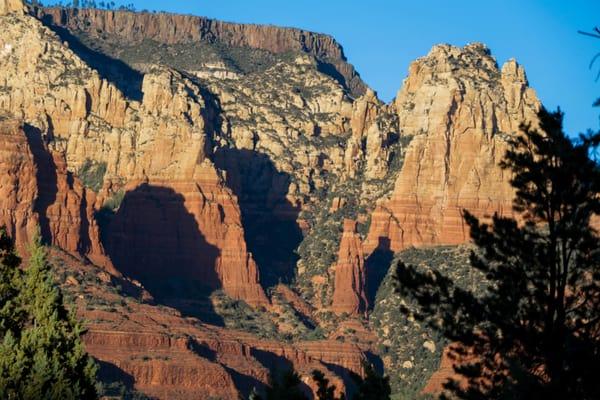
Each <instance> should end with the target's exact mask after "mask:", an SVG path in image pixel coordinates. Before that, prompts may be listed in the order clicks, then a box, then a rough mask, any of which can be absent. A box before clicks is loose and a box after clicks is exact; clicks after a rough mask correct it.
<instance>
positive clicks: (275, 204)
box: [214, 148, 302, 288]
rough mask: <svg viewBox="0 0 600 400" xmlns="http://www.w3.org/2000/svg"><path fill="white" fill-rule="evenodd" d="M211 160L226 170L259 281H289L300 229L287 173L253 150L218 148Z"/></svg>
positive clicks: (294, 264) (265, 282)
mask: <svg viewBox="0 0 600 400" xmlns="http://www.w3.org/2000/svg"><path fill="white" fill-rule="evenodd" d="M214 161H215V164H216V165H217V166H218V167H219V168H220V169H222V170H225V171H227V185H228V186H229V187H230V188H231V189H232V190H233V192H234V193H235V194H236V196H237V197H238V201H239V205H240V209H241V212H242V224H243V226H244V231H245V240H246V243H247V245H248V250H249V251H250V252H251V253H252V255H253V256H254V259H255V260H256V262H257V264H258V266H259V269H260V277H261V284H262V285H263V287H265V288H268V287H272V286H274V285H276V284H277V283H280V282H281V283H289V282H291V281H292V279H293V278H294V276H295V270H296V262H297V261H298V255H297V254H296V249H297V247H298V245H299V244H300V242H301V241H302V231H301V230H300V227H299V226H298V222H297V217H298V213H299V207H297V206H296V205H294V204H292V203H291V202H290V201H289V200H288V198H287V197H286V196H287V192H288V188H289V185H290V176H289V175H288V174H286V173H282V172H279V171H277V169H276V168H275V165H274V164H273V162H272V161H271V160H270V159H269V157H268V156H266V155H265V154H261V153H258V152H256V151H253V150H247V149H234V148H220V149H218V150H217V151H216V153H215V155H214Z"/></svg>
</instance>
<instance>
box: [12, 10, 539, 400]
mask: <svg viewBox="0 0 600 400" xmlns="http://www.w3.org/2000/svg"><path fill="white" fill-rule="evenodd" d="M0 28H1V29H0V115H1V117H0V171H2V175H1V178H0V193H2V194H3V196H2V197H1V199H0V224H1V225H6V226H7V228H8V230H9V233H11V234H12V235H14V236H15V238H16V240H17V244H18V246H19V249H20V251H21V252H23V253H26V244H27V242H28V241H29V239H30V238H31V235H32V234H33V232H34V231H35V229H36V227H37V226H40V228H41V231H42V234H43V237H44V240H45V241H46V243H48V244H49V245H52V246H53V248H54V250H55V256H56V260H55V263H56V264H57V265H60V266H61V267H60V268H58V267H57V270H58V269H59V270H60V272H59V274H58V276H59V278H60V281H61V284H62V285H63V286H64V287H65V288H67V289H68V290H69V291H71V292H72V293H73V296H72V300H73V302H72V303H73V304H72V305H73V306H74V307H77V309H78V310H79V313H80V314H81V316H82V317H85V318H86V319H87V320H88V321H90V331H89V332H90V333H89V334H88V337H87V338H86V343H87V345H88V350H89V351H90V352H91V354H92V355H94V356H95V357H96V358H97V359H99V360H100V361H101V366H102V377H103V380H105V381H106V382H108V383H109V386H110V385H113V386H114V385H117V386H118V385H121V384H123V385H125V386H126V387H127V390H138V391H141V392H143V393H146V394H148V395H151V396H155V397H158V398H194V397H198V398H208V397H207V396H212V397H213V398H214V397H217V398H218V397H221V398H231V396H237V395H238V394H240V395H242V396H247V395H248V394H249V392H250V391H251V390H252V388H253V387H257V388H261V387H263V385H264V384H265V383H266V382H267V381H268V375H269V367H272V366H275V367H282V366H284V365H291V364H293V365H294V366H295V367H296V368H297V369H299V370H300V371H301V372H302V374H303V378H304V381H305V382H306V383H307V387H306V390H307V391H310V385H311V384H312V382H311V380H310V379H309V378H308V375H309V373H310V370H311V368H320V369H322V370H324V371H326V372H327V373H328V374H329V376H330V377H331V379H333V380H334V382H336V383H337V386H338V388H339V389H340V390H343V391H347V392H351V391H352V390H353V388H352V384H351V381H350V379H349V372H350V371H354V372H357V373H362V366H361V364H362V362H363V361H364V360H367V359H368V360H370V361H371V362H373V363H374V364H375V365H376V366H378V367H381V368H385V372H386V373H387V374H389V375H390V376H392V378H393V380H394V389H395V390H396V392H397V393H412V394H415V393H418V392H419V391H420V390H421V389H422V387H424V386H425V383H426V382H427V380H428V378H429V376H430V375H431V374H432V373H433V372H434V369H435V368H436V367H437V363H438V361H439V357H440V354H441V352H440V347H439V343H437V342H436V340H433V338H434V337H435V333H434V332H421V331H418V330H417V331H413V330H411V331H410V332H413V333H414V334H413V333H411V334H410V335H408V336H406V340H404V341H402V343H400V344H398V343H395V342H393V343H392V344H388V343H387V341H389V340H390V339H389V335H390V332H403V330H406V329H409V330H410V329H412V327H411V326H412V325H411V322H410V321H408V322H407V321H405V320H404V319H402V318H401V317H400V314H399V313H395V312H394V307H395V305H396V304H397V301H399V300H398V299H395V298H394V296H395V295H394V294H393V293H392V292H391V291H390V290H389V288H390V278H389V273H388V270H389V267H390V264H391V263H392V261H393V259H394V255H395V254H397V253H398V252H399V251H402V250H404V249H407V248H410V247H412V246H431V245H450V244H452V245H456V244H461V243H464V242H465V241H467V239H468V232H467V229H466V227H465V226H464V225H463V223H462V219H461V217H460V212H461V210H462V209H463V208H468V209H470V210H471V211H472V212H474V213H475V214H477V215H479V216H486V215H488V214H490V213H492V212H495V211H497V212H500V213H509V212H511V209H510V203H511V200H512V196H513V192H512V189H511V188H510V185H509V184H508V180H509V176H507V175H506V172H504V171H502V170H501V169H500V168H499V167H498V165H497V163H498V161H499V160H500V158H501V157H502V155H503V153H504V151H505V149H506V138H507V137H509V136H510V135H514V134H516V132H517V130H518V125H519V124H520V123H521V122H522V121H524V120H531V121H533V122H535V115H536V111H537V109H538V108H539V101H538V100H537V98H536V95H535V92H534V91H533V90H532V89H530V88H529V87H528V84H527V79H526V77H525V72H524V70H523V68H522V67H521V66H519V65H518V64H517V63H516V62H515V61H514V60H511V61H509V62H507V63H506V64H505V65H504V66H502V67H501V68H500V67H499V66H498V65H497V63H496V61H495V60H494V58H493V57H492V56H491V54H490V51H489V50H488V49H487V48H486V47H485V46H483V45H481V44H470V45H467V46H465V47H463V48H458V47H453V46H449V45H439V46H435V47H434V48H433V49H432V50H431V52H430V53H429V54H428V55H427V56H425V57H423V58H421V59H418V60H416V61H415V62H414V63H413V64H412V65H411V67H410V69H409V73H408V77H407V78H406V80H405V81H404V83H403V86H402V88H401V89H400V91H399V92H398V96H397V97H396V99H395V100H394V101H393V102H391V103H390V104H384V103H383V102H381V101H380V100H379V99H378V98H377V96H376V94H375V93H374V92H373V91H372V90H370V89H369V88H367V87H366V85H365V84H364V83H363V82H362V81H361V80H360V78H359V76H358V74H357V73H356V72H355V71H354V69H353V67H352V66H351V65H350V64H349V63H348V62H347V61H346V60H345V57H344V55H343V51H342V48H341V46H340V45H339V44H337V43H336V42H335V41H334V40H333V39H332V38H331V37H329V36H326V35H321V34H315V33H311V32H305V31H301V30H297V29H287V28H286V29H284V28H276V27H264V26H256V25H241V24H231V23H223V22H219V21H214V20H209V19H206V18H201V17H191V16H179V15H170V14H150V13H133V12H128V11H102V10H95V9H82V10H75V9H64V8H31V7H30V8H25V7H24V5H23V3H22V2H21V1H20V0H0ZM401 72H402V71H399V73H401ZM440 251H442V252H443V251H445V250H440ZM402 254H407V253H402ZM408 254H409V255H410V254H412V253H408ZM423 254H424V256H423V257H424V258H423V259H422V260H421V261H422V262H424V263H428V262H429V260H430V259H431V263H435V262H436V261H435V259H436V257H438V256H437V254H438V252H437V251H434V252H430V253H428V252H425V253H423ZM432 265H433V264H432ZM435 265H437V264H435ZM386 276H387V278H386ZM382 282H383V283H382ZM96 306H98V307H96ZM405 328H406V329H405ZM394 335H395V334H394ZM423 335H425V336H423ZM399 336H402V333H399V334H398V335H395V336H394V337H399ZM424 337H426V340H427V343H429V341H431V342H432V343H434V346H435V347H434V348H435V351H430V348H431V345H430V344H427V347H425V348H426V350H427V351H430V353H426V354H427V357H426V360H425V361H424V363H423V364H419V363H418V362H416V361H415V360H413V359H410V358H406V357H418V354H419V352H422V348H423V340H421V339H423V338H424ZM408 338H411V339H410V340H409V339H408ZM412 338H414V342H413V339H412ZM430 338H431V340H430ZM417 350H418V351H417ZM405 362H411V365H413V366H414V369H413V367H410V368H408V367H404V366H403V365H404V363H405ZM407 365H408V364H407ZM423 365H425V367H423ZM408 370H410V371H408ZM415 371H418V373H417V372H415ZM117 381H118V382H121V383H115V382H117ZM216 382H218V383H216ZM199 393H200V394H199ZM190 396H191V397H190Z"/></svg>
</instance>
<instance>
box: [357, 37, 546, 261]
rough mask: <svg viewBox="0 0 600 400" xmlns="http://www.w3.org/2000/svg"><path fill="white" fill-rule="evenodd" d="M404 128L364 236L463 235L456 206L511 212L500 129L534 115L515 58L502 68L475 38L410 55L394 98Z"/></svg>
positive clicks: (405, 242)
mask: <svg viewBox="0 0 600 400" xmlns="http://www.w3.org/2000/svg"><path fill="white" fill-rule="evenodd" d="M395 106H396V112H397V113H398V119H399V121H400V129H401V131H402V134H403V135H410V136H413V139H412V141H411V144H410V146H409V148H408V150H407V153H406V159H405V161H404V166H403V168H402V170H401V172H400V174H399V175H398V178H397V180H396V183H395V187H394V192H393V193H392V195H391V196H390V198H389V199H383V200H381V201H380V202H379V203H378V205H377V208H376V209H375V211H374V212H373V215H372V220H371V228H370V231H369V235H368V238H367V240H366V242H365V251H366V253H369V252H371V251H373V250H374V249H376V248H377V247H378V246H379V238H382V237H384V238H387V239H388V240H389V249H390V250H391V251H393V252H395V251H398V250H401V249H403V248H406V247H408V246H411V245H429V244H457V243H462V242H464V241H465V240H466V239H467V238H468V231H467V229H466V227H465V225H464V222H463V220H462V215H461V213H462V209H468V210H470V211H471V212H473V213H474V214H475V215H477V216H483V215H490V214H493V213H494V212H500V213H510V212H511V208H512V206H511V204H512V198H513V195H514V193H513V189H512V188H511V186H510V184H509V176H508V175H507V174H508V173H507V172H506V171H503V170H502V169H500V167H499V166H498V163H499V161H500V160H501V159H502V157H503V156H504V153H505V151H506V149H507V145H506V141H505V139H504V138H505V137H506V136H507V135H512V134H515V132H517V131H518V126H519V124H520V123H522V122H524V121H535V120H536V118H537V110H538V109H539V106H540V103H539V101H538V100H537V97H536V95H535V92H534V91H533V90H532V89H530V88H529V87H528V85H527V79H526V77H525V72H524V71H523V68H522V67H521V66H519V65H518V64H517V63H516V62H515V61H514V60H511V61H508V62H507V63H506V64H505V65H504V66H503V67H502V69H501V70H500V69H499V68H498V67H497V64H496V61H495V60H494V59H493V58H492V57H491V55H490V52H489V50H488V49H487V48H486V47H484V46H483V45H480V44H472V45H468V46H466V47H464V48H462V49H461V48H457V47H453V46H448V45H441V46H436V47H434V48H433V49H432V51H431V52H430V53H429V55H428V56H427V57H424V58H421V59H419V60H417V61H415V62H414V63H413V64H412V65H411V67H410V72H409V76H408V78H407V79H406V80H405V82H404V84H403V86H402V89H401V90H400V91H399V92H398V96H397V97H396V100H395Z"/></svg>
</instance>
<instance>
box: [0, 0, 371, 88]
mask: <svg viewBox="0 0 600 400" xmlns="http://www.w3.org/2000/svg"><path fill="white" fill-rule="evenodd" d="M8 1H15V0H8ZM38 16H39V17H40V18H42V19H45V20H46V21H47V22H48V23H50V24H54V25H58V26H61V27H65V28H68V29H70V30H80V31H84V32H86V33H88V34H90V35H92V36H98V37H100V36H102V35H112V36H116V37H117V38H118V39H119V40H123V41H126V42H127V43H128V44H129V45H136V44H140V43H141V42H142V41H144V40H153V41H155V42H158V43H165V44H178V43H194V42H197V43H215V42H217V43H222V44H223V45H225V46H230V47H238V48H243V47H249V48H252V49H259V50H264V51H268V52H271V53H275V54H278V53H286V52H305V53H308V54H310V55H312V56H314V57H316V58H317V59H318V60H319V63H320V68H321V69H322V70H323V71H325V72H327V73H330V74H331V75H332V76H335V77H336V78H337V79H338V80H339V82H340V83H341V84H342V85H344V86H346V87H347V88H349V89H350V91H351V92H352V93H353V94H355V95H356V96H359V95H361V94H362V93H364V91H365V90H366V85H365V84H364V83H363V81H362V80H361V79H360V76H359V75H358V73H357V72H356V71H355V70H354V67H353V66H352V65H351V64H349V63H348V62H347V61H346V57H345V56H344V51H343V49H342V47H341V46H340V45H339V44H338V43H337V42H336V41H335V39H334V38H333V37H331V36H329V35H323V34H317V33H313V32H308V31H304V30H300V29H291V28H280V27H276V26H261V25H253V24H234V23H228V22H222V21H217V20H213V19H209V18H204V17H196V16H189V15H173V14H153V13H149V12H143V13H134V12H128V11H100V10H95V9H80V10H74V9H65V8H44V9H39V10H38ZM330 70H331V71H330Z"/></svg>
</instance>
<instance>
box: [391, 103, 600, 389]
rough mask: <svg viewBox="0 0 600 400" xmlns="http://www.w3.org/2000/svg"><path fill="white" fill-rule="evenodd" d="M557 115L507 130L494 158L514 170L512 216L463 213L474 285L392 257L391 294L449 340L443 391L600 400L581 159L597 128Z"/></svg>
mask: <svg viewBox="0 0 600 400" xmlns="http://www.w3.org/2000/svg"><path fill="white" fill-rule="evenodd" d="M562 117H563V115H562V113H561V112H560V110H559V111H557V112H553V113H549V112H547V111H545V110H543V109H542V110H541V111H540V113H539V119H540V125H539V128H534V127H533V126H532V125H530V124H528V125H522V126H521V130H522V134H521V135H516V136H515V137H512V138H511V139H510V142H509V144H510V149H509V151H508V152H507V154H506V156H505V158H504V160H503V161H502V162H501V167H502V168H504V169H506V170H509V171H511V172H512V174H513V178H512V180H511V183H512V185H513V187H514V188H515V190H516V199H515V201H514V210H515V212H516V215H517V216H518V217H517V219H513V218H507V217H501V216H498V215H495V216H494V217H493V220H492V224H491V225H488V224H487V223H482V222H480V221H479V220H478V219H477V218H476V217H475V216H473V215H471V214H470V213H468V212H467V211H465V220H466V222H467V224H468V225H469V227H470V231H471V237H472V240H473V242H474V244H475V245H476V246H477V250H475V251H473V252H472V254H471V265H472V267H473V268H476V269H477V270H479V271H482V272H483V273H484V274H485V276H486V278H487V282H486V283H487V285H486V286H487V288H486V290H485V291H484V293H483V294H481V293H479V294H476V293H473V292H470V291H468V290H464V289H461V288H458V287H455V285H454V284H453V282H452V281H451V280H449V279H448V278H446V277H445V276H442V275H441V274H439V273H436V272H433V273H429V274H424V273H422V272H420V271H419V270H418V269H417V267H415V266H409V265H404V264H403V263H402V262H399V264H398V265H397V266H396V271H395V273H396V283H397V291H398V292H399V293H401V294H402V295H404V296H405V297H406V298H407V299H409V301H413V302H415V303H417V304H418V305H419V307H418V309H419V312H418V314H419V315H418V316H417V317H419V318H422V319H425V320H427V321H428V322H429V323H430V324H431V326H433V327H436V328H439V329H441V330H442V331H443V332H444V334H445V335H446V336H447V337H448V338H449V339H450V340H452V341H453V342H454V343H455V344H454V345H453V346H451V352H450V355H451V356H452V357H453V358H454V361H455V371H456V372H457V373H458V374H459V375H461V376H462V378H463V379H461V380H460V381H458V380H450V381H449V382H448V383H447V384H446V385H445V388H446V392H445V394H444V395H443V397H445V396H452V397H458V398H463V399H598V398H600V379H598V373H597V368H598V365H599V363H600V344H599V343H600V284H599V281H600V240H599V237H598V233H597V231H596V230H595V229H594V228H593V226H592V225H593V224H592V218H593V217H594V216H595V215H596V216H597V215H598V214H599V213H600V171H599V167H598V165H597V164H596V163H595V162H594V161H593V160H592V159H591V158H590V154H591V153H592V151H593V150H595V149H596V148H597V147H598V144H599V143H600V133H596V134H591V133H588V134H587V135H581V136H580V138H579V139H578V140H577V141H571V140H570V139H569V138H568V137H567V136H566V135H565V134H564V133H563V131H562ZM404 311H406V310H404Z"/></svg>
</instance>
